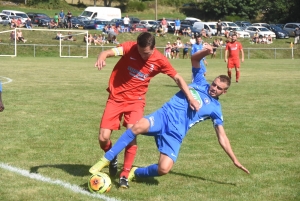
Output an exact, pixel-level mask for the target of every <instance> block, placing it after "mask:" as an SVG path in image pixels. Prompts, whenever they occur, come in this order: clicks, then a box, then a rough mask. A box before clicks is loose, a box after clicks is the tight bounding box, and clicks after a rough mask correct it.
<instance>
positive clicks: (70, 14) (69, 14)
mask: <svg viewBox="0 0 300 201" xmlns="http://www.w3.org/2000/svg"><path fill="white" fill-rule="evenodd" d="M67 24H68V29H72V13H71V12H70V11H68V13H67Z"/></svg>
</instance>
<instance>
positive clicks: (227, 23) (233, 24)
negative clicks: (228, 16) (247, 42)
mask: <svg viewBox="0 0 300 201" xmlns="http://www.w3.org/2000/svg"><path fill="white" fill-rule="evenodd" d="M221 23H222V26H223V27H237V26H238V25H237V24H236V23H234V22H228V21H222V22H221Z"/></svg>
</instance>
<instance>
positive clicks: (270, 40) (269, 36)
mask: <svg viewBox="0 0 300 201" xmlns="http://www.w3.org/2000/svg"><path fill="white" fill-rule="evenodd" d="M267 43H268V44H271V43H273V38H272V37H271V35H268V37H267Z"/></svg>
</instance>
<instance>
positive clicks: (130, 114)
mask: <svg viewBox="0 0 300 201" xmlns="http://www.w3.org/2000/svg"><path fill="white" fill-rule="evenodd" d="M144 108H145V103H144V102H142V101H135V102H126V101H124V102H116V101H114V100H112V99H108V100H107V102H106V107H105V110H104V113H103V116H102V119H101V123H100V128H107V129H111V130H120V127H121V126H120V123H121V120H122V117H123V116H124V121H123V126H125V127H126V126H127V124H135V123H136V122H137V121H138V120H140V119H141V118H142V117H143V114H144Z"/></svg>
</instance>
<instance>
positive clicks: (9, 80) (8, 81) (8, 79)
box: [0, 76, 13, 84]
mask: <svg viewBox="0 0 300 201" xmlns="http://www.w3.org/2000/svg"><path fill="white" fill-rule="evenodd" d="M1 77H2V78H4V79H7V82H1V83H2V84H8V83H11V82H12V81H13V80H12V79H10V78H8V77H3V76H0V78H1Z"/></svg>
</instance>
